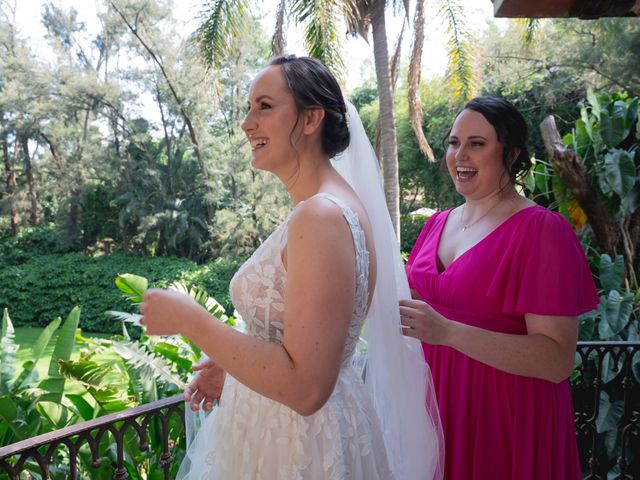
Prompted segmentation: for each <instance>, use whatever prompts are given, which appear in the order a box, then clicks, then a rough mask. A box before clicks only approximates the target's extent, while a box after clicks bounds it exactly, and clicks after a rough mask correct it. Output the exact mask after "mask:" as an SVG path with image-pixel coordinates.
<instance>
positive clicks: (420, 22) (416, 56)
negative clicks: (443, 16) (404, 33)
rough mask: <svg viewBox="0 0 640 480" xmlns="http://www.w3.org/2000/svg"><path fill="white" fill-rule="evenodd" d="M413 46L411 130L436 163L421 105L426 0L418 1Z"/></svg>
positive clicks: (426, 154)
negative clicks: (425, 132) (426, 133)
mask: <svg viewBox="0 0 640 480" xmlns="http://www.w3.org/2000/svg"><path fill="white" fill-rule="evenodd" d="M413 29H414V35H413V46H412V48H411V62H410V63H409V95H408V96H409V98H408V99H409V118H410V119H411V128H412V129H413V132H414V133H415V134H416V139H417V140H418V146H419V147H420V151H421V152H422V153H423V154H424V155H425V156H426V157H427V159H428V160H429V161H430V162H435V161H436V157H435V155H434V154H433V150H432V149H431V145H429V142H428V141H427V138H426V137H425V136H424V132H423V131H422V105H421V103H420V91H419V89H420V67H421V65H422V47H423V45H424V0H417V2H416V14H415V17H414V20H413Z"/></svg>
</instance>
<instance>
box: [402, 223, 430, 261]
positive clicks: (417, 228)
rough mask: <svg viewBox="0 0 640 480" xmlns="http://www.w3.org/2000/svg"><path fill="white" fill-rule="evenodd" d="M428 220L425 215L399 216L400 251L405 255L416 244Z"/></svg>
mask: <svg viewBox="0 0 640 480" xmlns="http://www.w3.org/2000/svg"><path fill="white" fill-rule="evenodd" d="M427 220H429V217H428V216H427V215H409V214H407V215H401V216H400V251H401V252H403V253H406V254H409V253H411V249H413V246H414V245H415V243H416V240H417V239H418V236H419V235H420V232H421V231H422V227H424V224H425V223H426V221H427Z"/></svg>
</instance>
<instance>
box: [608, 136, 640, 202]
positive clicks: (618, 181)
mask: <svg viewBox="0 0 640 480" xmlns="http://www.w3.org/2000/svg"><path fill="white" fill-rule="evenodd" d="M633 157H634V155H633V154H632V153H631V152H628V151H626V150H620V149H615V148H614V149H612V150H610V151H609V152H607V154H606V155H605V157H604V172H605V173H604V175H605V179H606V182H607V184H609V186H610V187H611V190H612V191H614V192H615V193H616V194H618V196H619V197H620V198H624V197H625V196H627V195H628V194H629V192H631V190H632V189H633V187H634V186H635V184H636V181H637V177H636V167H635V164H634V160H633Z"/></svg>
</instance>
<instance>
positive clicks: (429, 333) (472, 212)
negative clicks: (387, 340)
mask: <svg viewBox="0 0 640 480" xmlns="http://www.w3.org/2000/svg"><path fill="white" fill-rule="evenodd" d="M526 142H527V127H526V123H525V121H524V119H523V118H522V115H521V114H520V113H519V112H518V110H517V109H516V108H515V107H513V106H512V105H511V104H510V103H508V102H506V101H505V100H502V99H499V98H491V97H480V98H476V99H474V100H472V101H470V102H469V103H468V104H467V105H466V106H465V108H464V109H463V110H462V111H461V113H460V114H459V115H458V116H457V118H456V120H455V123H454V124H453V127H452V128H451V131H450V134H449V137H448V148H447V153H446V166H447V169H448V172H449V174H450V175H451V178H452V179H453V182H454V184H455V187H456V190H457V191H458V193H460V195H462V196H463V197H464V199H465V203H463V204H462V205H461V206H459V207H456V208H453V209H450V210H447V211H444V212H439V213H436V214H435V215H433V216H432V217H431V218H430V219H429V220H428V221H427V223H426V224H425V226H424V228H423V229H422V232H421V234H420V236H419V238H418V240H417V242H416V244H415V246H414V248H413V251H412V252H411V256H410V257H409V261H408V263H407V266H406V269H407V274H408V277H409V284H410V286H411V288H412V293H413V299H412V300H406V301H401V302H400V313H401V318H402V323H403V325H404V326H405V335H408V336H410V337H415V338H418V339H420V340H422V341H423V342H424V343H423V348H424V353H425V358H426V360H427V362H428V363H429V365H430V366H431V372H432V374H433V380H434V383H435V388H436V395H437V397H438V404H439V407H440V415H441V419H442V426H443V429H444V436H445V452H446V453H445V454H446V459H445V478H446V479H448V480H485V479H487V480H488V479H491V480H502V479H514V480H527V479H531V480H534V479H535V480H543V479H549V480H573V479H579V478H581V474H580V465H579V460H578V452H577V445H576V437H575V430H574V422H573V407H572V402H571V395H570V391H569V383H568V381H567V377H568V376H569V374H570V373H571V371H572V369H573V363H574V355H575V347H576V340H577V333H578V319H577V317H578V315H580V314H581V313H584V312H587V311H589V310H592V309H593V308H595V307H596V306H597V303H598V296H597V293H596V289H595V286H594V283H593V279H592V277H591V273H590V271H589V267H588V265H587V262H586V259H585V255H584V252H583V250H582V247H581V245H580V242H579V241H578V239H577V238H576V236H575V234H574V233H573V230H572V229H571V227H570V225H569V224H568V222H567V221H566V220H565V219H564V218H563V217H561V216H560V215H558V214H557V213H555V212H551V211H549V210H547V209H545V208H543V207H541V206H538V205H536V204H535V203H534V202H533V201H531V200H528V199H527V198H525V197H523V196H522V195H520V194H519V193H518V192H517V190H516V188H515V185H516V182H517V180H518V178H519V177H520V175H522V174H523V173H525V172H526V171H527V170H528V169H529V166H530V163H529V156H528V153H527V147H526Z"/></svg>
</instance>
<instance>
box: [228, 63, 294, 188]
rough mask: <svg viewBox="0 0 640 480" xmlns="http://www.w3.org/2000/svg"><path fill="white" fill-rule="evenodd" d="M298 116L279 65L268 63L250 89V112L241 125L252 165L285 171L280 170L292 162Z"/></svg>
mask: <svg viewBox="0 0 640 480" xmlns="http://www.w3.org/2000/svg"><path fill="white" fill-rule="evenodd" d="M298 117H299V115H298V108H297V107H296V104H295V101H294V98H293V95H292V94H291V91H290V90H289V87H288V85H287V82H286V80H285V78H284V74H283V73H282V67H280V66H270V67H267V68H265V69H264V70H262V71H261V72H260V73H258V75H257V76H256V78H255V79H254V80H253V83H252V84H251V89H250V90H249V112H248V113H247V116H246V117H245V119H244V121H243V122H242V125H241V127H242V130H243V131H244V133H245V134H246V136H247V138H248V139H249V143H250V144H251V165H252V166H253V167H255V168H259V169H261V170H267V171H270V172H273V173H276V174H277V173H278V172H281V173H282V174H284V175H286V174H287V173H286V172H284V171H283V170H287V169H290V168H291V166H292V165H295V159H294V157H295V154H296V152H295V150H294V148H293V146H292V144H293V145H296V142H297V141H298V140H299V137H300V133H301V128H300V127H301V125H300V122H297V120H298ZM296 122H297V123H298V125H296ZM294 127H295V131H294ZM279 176H280V175H279Z"/></svg>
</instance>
